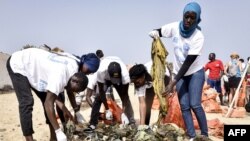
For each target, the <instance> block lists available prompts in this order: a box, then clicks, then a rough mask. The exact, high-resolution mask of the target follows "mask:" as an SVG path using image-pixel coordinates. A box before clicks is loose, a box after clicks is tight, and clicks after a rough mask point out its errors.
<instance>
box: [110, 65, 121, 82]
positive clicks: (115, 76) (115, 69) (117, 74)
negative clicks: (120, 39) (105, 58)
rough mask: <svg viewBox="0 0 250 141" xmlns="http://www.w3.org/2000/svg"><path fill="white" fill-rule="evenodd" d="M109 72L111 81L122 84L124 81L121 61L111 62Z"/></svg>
mask: <svg viewBox="0 0 250 141" xmlns="http://www.w3.org/2000/svg"><path fill="white" fill-rule="evenodd" d="M108 73H109V76H110V81H111V82H112V83H113V84H120V83H121V82H122V69H121V66H120V64H119V63H117V62H111V63H110V64H109V66H108Z"/></svg>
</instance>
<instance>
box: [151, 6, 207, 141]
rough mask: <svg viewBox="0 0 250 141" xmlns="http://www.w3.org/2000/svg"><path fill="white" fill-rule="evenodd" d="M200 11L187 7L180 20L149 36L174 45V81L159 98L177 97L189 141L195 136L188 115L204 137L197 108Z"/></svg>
mask: <svg viewBox="0 0 250 141" xmlns="http://www.w3.org/2000/svg"><path fill="white" fill-rule="evenodd" d="M200 14H201V8H200V5H199V4H198V3H196V2H191V3H188V4H187V5H186V6H185V8H184V10H183V19H182V20H181V21H180V22H174V23H170V24H166V25H164V26H162V27H161V28H160V29H155V30H153V31H151V32H150V33H149V36H151V37H152V38H159V37H166V38H171V41H172V42H173V45H174V62H173V63H174V70H173V73H174V74H176V76H175V77H174V79H173V80H172V81H171V82H170V83H169V84H168V86H167V87H166V91H165V92H164V93H163V95H168V94H170V93H172V92H173V89H174V86H176V90H177V93H178V98H179V103H180V106H181V111H182V116H183V120H184V123H185V126H186V128H187V134H188V136H189V137H190V140H194V138H195V137H196V132H195V128H194V122H193V117H192V112H191V111H193V112H194V113H195V116H196V118H197V120H198V123H199V127H200V130H201V135H203V136H204V138H206V137H207V136H208V127H207V119H206V114H205V112H204V109H203V107H202V106H201V96H202V89H203V85H204V82H205V72H204V68H203V62H202V60H201V59H200V57H201V54H202V48H203V43H204V35H203V34H202V32H201V30H200V27H199V25H198V24H199V23H200V21H201V18H200Z"/></svg>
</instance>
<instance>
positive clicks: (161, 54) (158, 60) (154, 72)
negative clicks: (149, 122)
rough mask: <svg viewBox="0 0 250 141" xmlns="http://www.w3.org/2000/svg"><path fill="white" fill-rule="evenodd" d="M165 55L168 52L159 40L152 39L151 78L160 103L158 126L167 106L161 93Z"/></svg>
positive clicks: (163, 89)
mask: <svg viewBox="0 0 250 141" xmlns="http://www.w3.org/2000/svg"><path fill="white" fill-rule="evenodd" d="M167 55H168V52H167V50H166V48H165V46H164V44H163V43H162V41H161V39H160V38H157V39H154V40H153V42H152V48H151V59H152V62H153V64H152V68H151V76H152V79H153V86H154V91H155V94H156V95H157V97H158V99H159V102H160V112H159V118H158V124H160V121H162V119H163V118H164V117H165V116H166V114H167V110H168V105H167V103H166V100H165V97H163V96H162V93H163V92H164V91H165V84H164V77H165V72H166V65H167V63H166V57H167Z"/></svg>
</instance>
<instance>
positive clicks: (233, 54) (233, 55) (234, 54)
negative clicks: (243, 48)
mask: <svg viewBox="0 0 250 141" xmlns="http://www.w3.org/2000/svg"><path fill="white" fill-rule="evenodd" d="M239 57H240V56H239V55H238V54H237V53H236V52H233V53H232V54H231V55H230V58H231V59H239Z"/></svg>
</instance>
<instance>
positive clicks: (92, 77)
mask: <svg viewBox="0 0 250 141" xmlns="http://www.w3.org/2000/svg"><path fill="white" fill-rule="evenodd" d="M96 77H97V73H94V74H92V75H88V79H89V83H88V88H89V89H91V90H94V88H95V85H96V84H97V78H96Z"/></svg>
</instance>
